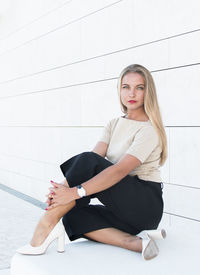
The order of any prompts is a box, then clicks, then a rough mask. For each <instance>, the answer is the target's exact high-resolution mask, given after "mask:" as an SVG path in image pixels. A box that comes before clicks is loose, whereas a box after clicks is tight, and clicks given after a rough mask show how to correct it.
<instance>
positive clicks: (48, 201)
mask: <svg viewBox="0 0 200 275" xmlns="http://www.w3.org/2000/svg"><path fill="white" fill-rule="evenodd" d="M53 182H55V181H53ZM55 183H57V182H55ZM57 184H61V185H64V186H66V187H69V185H68V184H67V183H66V180H63V181H62V182H61V183H57ZM51 189H52V187H50V188H49V190H50V192H49V194H47V195H46V197H47V200H46V203H47V204H48V206H50V205H51V200H52V196H53V195H54V192H53V191H52V190H51Z"/></svg>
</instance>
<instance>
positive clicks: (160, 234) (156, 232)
mask: <svg viewBox="0 0 200 275" xmlns="http://www.w3.org/2000/svg"><path fill="white" fill-rule="evenodd" d="M137 236H139V237H141V236H143V237H147V236H148V237H149V238H151V239H153V240H163V239H165V238H166V236H167V234H166V231H165V230H164V229H153V230H143V231H141V232H140V233H139V234H137Z"/></svg>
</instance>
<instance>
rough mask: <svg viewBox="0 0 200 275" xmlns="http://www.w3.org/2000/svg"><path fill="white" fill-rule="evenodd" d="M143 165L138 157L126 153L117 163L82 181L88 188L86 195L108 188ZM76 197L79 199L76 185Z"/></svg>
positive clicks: (74, 191) (86, 188)
mask: <svg viewBox="0 0 200 275" xmlns="http://www.w3.org/2000/svg"><path fill="white" fill-rule="evenodd" d="M139 165H141V161H140V160H139V159H137V158H136V157H134V156H132V155H130V154H126V155H125V156H124V157H123V158H122V159H121V160H119V161H118V162H117V163H116V164H113V165H111V166H109V167H107V168H106V169H104V170H103V171H102V172H100V173H98V174H97V175H96V176H94V177H93V178H91V179H89V180H88V181H85V182H83V183H82V186H83V187H84V188H85V190H86V195H91V194H94V193H97V192H100V191H102V190H105V189H108V188H109V187H111V186H113V185H114V184H116V183H117V182H119V181H120V180H121V179H122V178H124V177H125V176H126V175H128V174H129V173H130V171H132V170H133V169H135V168H136V167H138V166H139ZM72 189H74V190H73V193H74V199H78V198H79V196H78V195H77V190H76V187H73V188H72Z"/></svg>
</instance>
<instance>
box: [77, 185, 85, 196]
mask: <svg viewBox="0 0 200 275" xmlns="http://www.w3.org/2000/svg"><path fill="white" fill-rule="evenodd" d="M76 187H77V193H78V195H79V196H80V197H81V198H82V197H85V196H86V190H85V189H84V188H83V186H82V185H81V184H80V185H77V186H76Z"/></svg>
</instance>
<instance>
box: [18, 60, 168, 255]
mask: <svg viewBox="0 0 200 275" xmlns="http://www.w3.org/2000/svg"><path fill="white" fill-rule="evenodd" d="M117 88H118V94H119V100H120V105H121V109H122V112H123V113H124V114H125V115H124V116H120V117H116V118H114V119H111V120H110V121H109V122H108V123H107V125H106V127H104V130H103V133H102V136H101V138H100V139H99V142H98V143H97V145H96V146H95V148H94V149H93V151H91V152H83V153H81V154H78V155H75V156H73V157H72V158H70V159H69V160H67V161H66V162H64V163H63V164H61V165H60V168H61V170H62V172H63V175H64V176H65V180H64V182H63V183H60V184H58V183H54V182H51V183H52V185H53V187H52V188H50V193H49V194H48V195H47V196H48V199H47V203H48V207H47V209H46V210H47V211H46V212H45V214H44V215H43V216H42V218H41V219H40V221H39V223H38V225H37V227H36V229H35V232H34V235H33V238H32V240H31V242H30V244H28V245H26V246H24V247H22V248H20V249H18V252H19V253H22V254H42V253H44V252H45V251H46V248H47V247H48V245H49V243H50V242H52V241H53V240H54V239H56V238H58V240H59V242H58V245H59V246H58V251H60V252H62V251H64V239H63V238H64V237H63V236H64V229H65V231H66V233H67V234H68V237H69V239H70V240H71V241H73V240H76V239H78V238H86V239H89V240H92V241H96V242H102V243H106V244H111V245H115V246H120V247H123V248H126V249H129V250H132V251H136V252H140V253H142V256H143V259H145V260H149V259H152V258H154V257H155V256H157V255H158V247H157V245H156V242H155V240H156V239H159V238H160V239H163V238H165V236H166V233H165V231H164V229H162V230H155V229H157V227H158V224H159V222H160V220H161V218H162V215H163V205H164V204H163V198H162V193H163V192H162V188H163V183H162V180H161V178H160V171H159V169H158V168H159V166H162V165H163V164H164V163H165V161H166V158H167V138H166V133H165V129H164V126H163V123H162V118H161V114H160V110H159V105H158V101H157V95H156V88H155V84H154V80H153V78H152V76H151V73H150V72H149V71H148V70H147V69H146V68H145V67H143V66H141V65H138V64H133V65H130V66H128V67H126V68H125V69H124V70H123V71H122V72H121V74H120V76H119V79H118V84H117ZM105 156H106V157H107V159H105ZM94 197H96V198H98V199H99V201H100V202H101V203H102V204H101V205H100V204H97V205H92V204H89V202H90V199H91V198H94ZM62 217H63V219H62V222H63V224H64V227H63V225H62V223H61V222H59V220H60V219H61V218H62ZM153 229H154V230H153Z"/></svg>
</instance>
